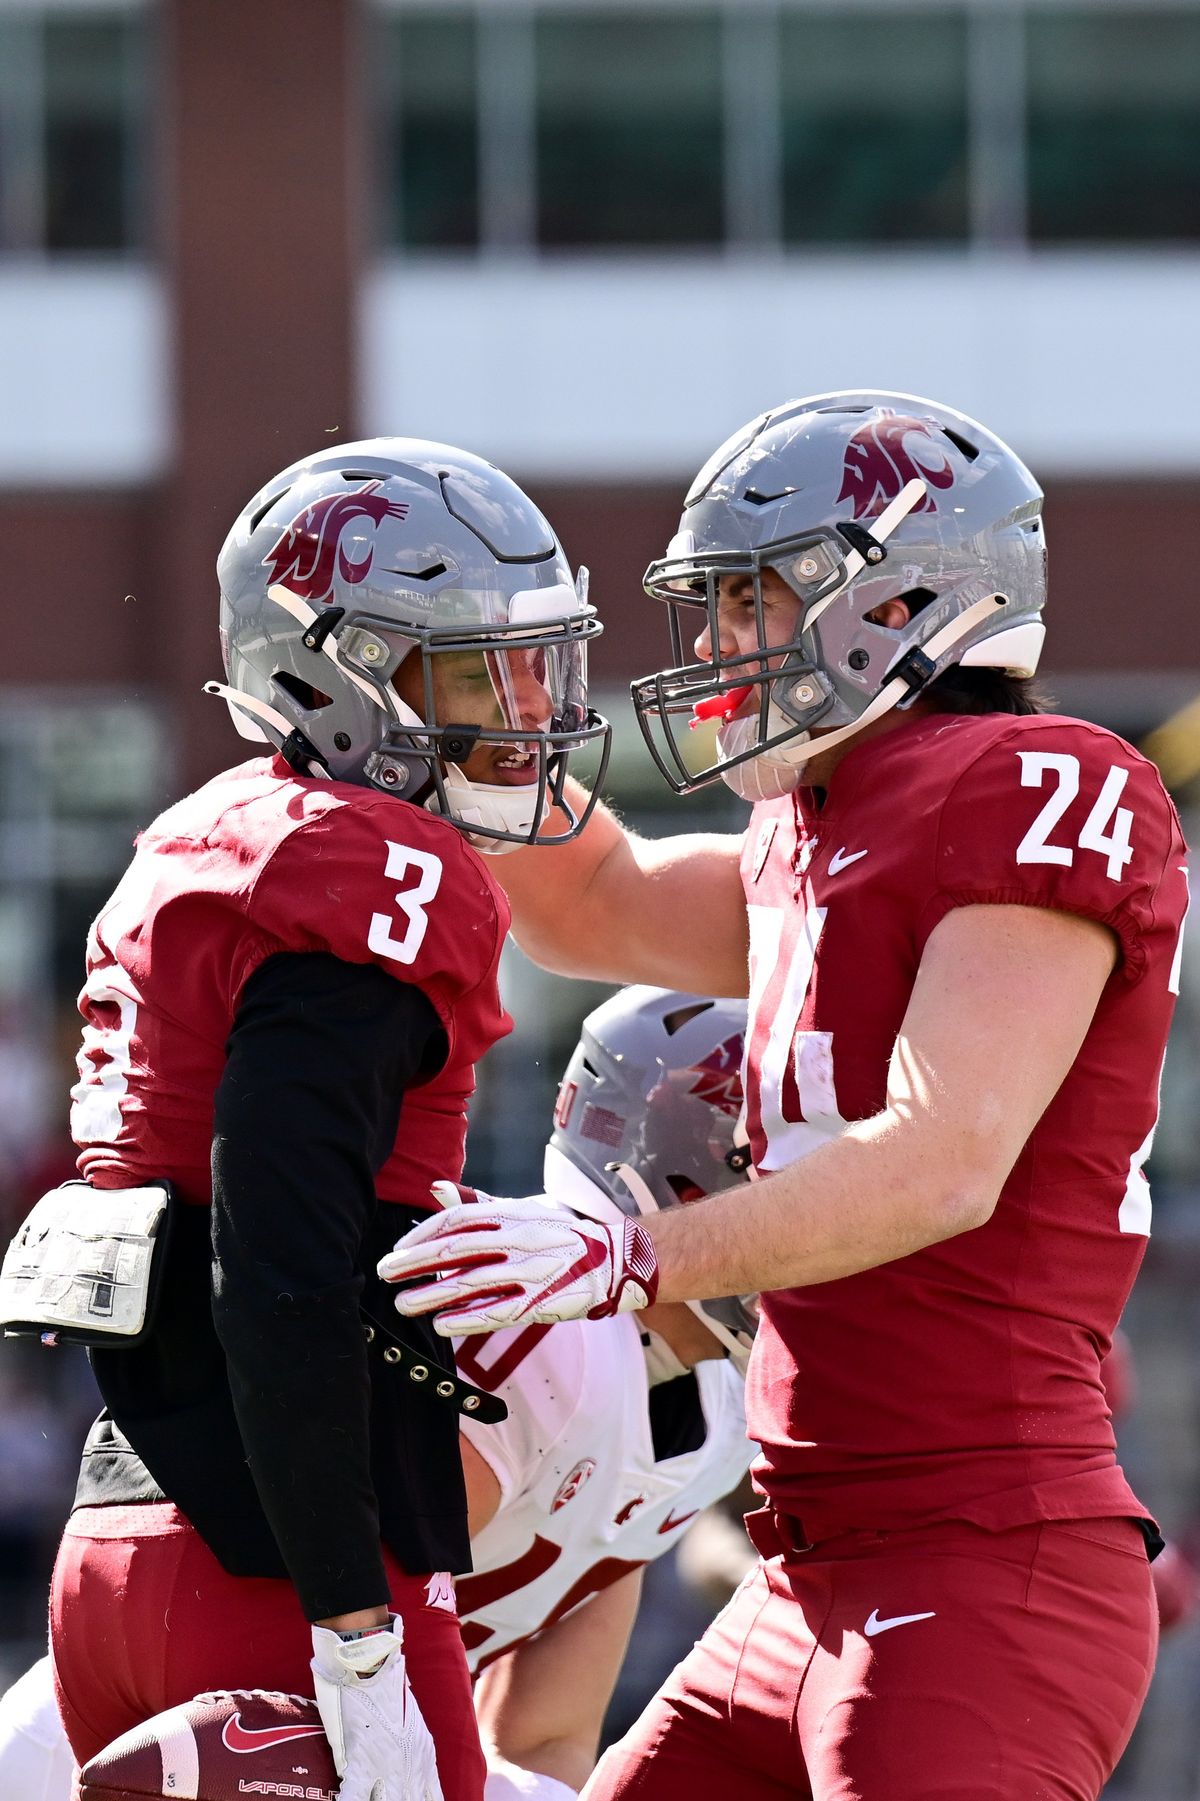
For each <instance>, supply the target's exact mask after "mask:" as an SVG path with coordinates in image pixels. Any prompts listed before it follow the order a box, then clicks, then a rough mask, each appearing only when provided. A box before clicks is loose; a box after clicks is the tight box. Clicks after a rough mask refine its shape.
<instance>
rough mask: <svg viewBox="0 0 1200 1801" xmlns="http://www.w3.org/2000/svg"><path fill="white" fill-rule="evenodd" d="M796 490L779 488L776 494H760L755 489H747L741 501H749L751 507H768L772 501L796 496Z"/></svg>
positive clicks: (797, 491) (797, 490)
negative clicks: (792, 495) (791, 495)
mask: <svg viewBox="0 0 1200 1801" xmlns="http://www.w3.org/2000/svg"><path fill="white" fill-rule="evenodd" d="M797 493H799V489H797V488H781V489H780V490H779V492H778V494H760V493H759V491H758V489H757V488H747V489H746V492H745V493H744V494H743V496H742V499H743V500H747V501H749V503H750V505H751V506H752V507H766V506H770V504H771V502H772V501H773V500H786V499H787V497H788V495H789V494H797Z"/></svg>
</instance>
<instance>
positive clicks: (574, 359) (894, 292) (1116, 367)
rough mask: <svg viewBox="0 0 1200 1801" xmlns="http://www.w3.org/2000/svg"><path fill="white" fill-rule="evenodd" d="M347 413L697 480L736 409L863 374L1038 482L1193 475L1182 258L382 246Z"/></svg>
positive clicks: (561, 460) (369, 287)
mask: <svg viewBox="0 0 1200 1801" xmlns="http://www.w3.org/2000/svg"><path fill="white" fill-rule="evenodd" d="M362 380H363V400H362V413H363V422H364V427H365V429H366V431H368V432H388V431H394V432H407V433H415V434H418V435H421V436H429V437H442V438H445V439H449V440H450V441H451V442H459V443H463V444H468V445H470V446H472V447H473V448H477V449H479V450H482V451H485V452H486V453H487V454H488V455H491V456H493V457H495V458H496V460H497V461H499V462H501V463H503V464H506V465H509V466H511V467H512V468H513V469H514V470H517V471H522V472H525V473H527V474H530V475H536V476H539V477H542V478H543V479H546V478H553V477H561V478H571V479H575V478H588V477H593V478H610V479H612V478H621V477H625V476H631V475H632V476H647V475H650V476H660V477H666V478H669V479H672V480H674V479H677V478H678V477H680V476H682V475H686V474H688V473H690V472H692V471H693V470H694V469H695V468H696V467H697V466H698V464H699V463H700V462H701V461H702V460H703V459H704V457H705V456H706V455H707V454H708V452H709V450H710V449H711V448H712V447H713V446H714V445H715V444H716V443H717V442H718V441H719V440H720V438H721V437H722V436H724V435H725V434H726V433H727V432H729V431H731V430H733V429H734V427H736V426H737V425H739V424H740V423H741V422H742V421H743V420H745V419H747V418H749V417H750V416H751V415H752V414H753V413H754V412H756V411H758V410H760V409H762V408H765V407H767V406H770V405H772V404H775V403H777V402H779V401H781V400H784V399H787V398H789V397H790V396H793V395H798V394H804V393H814V392H818V391H820V390H822V389H827V388H839V387H854V386H877V387H890V388H896V389H900V390H903V391H907V392H911V393H916V394H928V395H932V396H936V397H938V398H941V399H944V400H947V401H949V402H951V403H953V404H955V405H958V406H961V407H962V408H963V409H964V410H965V411H967V412H969V413H974V414H976V415H978V416H979V417H980V418H982V419H983V420H984V421H985V422H986V423H987V424H988V425H990V426H991V427H992V428H993V429H994V430H996V431H999V432H1000V433H1001V434H1002V435H1004V436H1007V437H1008V438H1010V439H1011V440H1012V442H1013V443H1014V445H1015V446H1017V447H1018V448H1019V449H1020V451H1021V452H1022V453H1023V454H1024V455H1025V456H1026V457H1027V458H1028V460H1029V461H1030V462H1031V463H1032V465H1033V466H1034V468H1035V469H1036V470H1038V471H1039V472H1041V473H1044V474H1080V475H1084V474H1108V475H1131V474H1146V473H1153V472H1155V471H1160V470H1165V471H1170V472H1173V473H1181V472H1185V471H1196V472H1200V255H1195V254H1189V253H1179V254H1165V253H1164V254H1162V255H1157V256H1155V255H1132V254H1131V255H1122V254H1108V253H1105V254H1102V253H1098V252H1097V253H1078V254H1063V255H1049V254H1042V255H1037V256H1033V255H1030V256H1011V257H1009V256H1005V257H997V256H974V257H964V256H962V255H944V256H942V255H936V256H935V255H926V256H920V255H896V256H878V257H870V258H869V257H863V256H821V257H806V258H797V257H778V258H775V259H768V258H761V257H760V258H759V259H758V260H755V259H754V258H753V257H752V256H750V255H740V256H738V257H730V258H716V257H713V258H707V257H705V258H694V259H693V258H689V257H682V256H681V257H678V258H674V259H665V258H662V259H659V258H655V259H636V260H635V259H618V258H609V257H605V258H571V259H566V258H564V259H562V260H551V259H547V260H544V261H541V262H538V261H533V260H530V259H513V260H510V261H504V260H501V259H458V258H454V257H445V258H437V259H435V258H432V257H424V258H416V257H411V258H408V259H401V258H399V257H396V258H392V259H390V260H388V261H386V262H384V263H381V264H380V265H379V266H378V267H377V268H376V270H375V271H374V273H373V274H372V276H371V277H370V279H369V280H368V282H367V284H366V291H365V295H364V307H363V357H362Z"/></svg>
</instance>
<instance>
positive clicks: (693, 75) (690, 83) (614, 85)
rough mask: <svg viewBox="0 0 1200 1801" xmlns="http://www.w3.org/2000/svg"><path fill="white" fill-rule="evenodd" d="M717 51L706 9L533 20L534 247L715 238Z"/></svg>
mask: <svg viewBox="0 0 1200 1801" xmlns="http://www.w3.org/2000/svg"><path fill="white" fill-rule="evenodd" d="M720 53H721V36H720V18H719V15H718V14H717V13H716V12H715V11H704V12H700V11H697V12H690V11H689V12H687V13H684V14H680V13H679V12H671V13H667V12H661V13H655V12H654V11H653V10H652V9H650V8H646V9H642V10H639V11H637V12H620V13H615V14H614V13H611V12H601V11H598V10H597V11H594V12H582V13H581V12H576V11H572V12H570V13H562V14H557V15H556V14H555V13H554V12H547V13H545V14H543V15H542V16H541V17H540V18H539V19H538V20H537V23H536V57H537V65H536V66H537V169H538V175H537V185H538V240H539V242H540V243H541V244H543V245H547V246H551V247H555V246H559V245H590V244H609V245H618V246H619V245H627V244H712V243H717V242H719V241H720V239H721V236H722V117H721V54H720Z"/></svg>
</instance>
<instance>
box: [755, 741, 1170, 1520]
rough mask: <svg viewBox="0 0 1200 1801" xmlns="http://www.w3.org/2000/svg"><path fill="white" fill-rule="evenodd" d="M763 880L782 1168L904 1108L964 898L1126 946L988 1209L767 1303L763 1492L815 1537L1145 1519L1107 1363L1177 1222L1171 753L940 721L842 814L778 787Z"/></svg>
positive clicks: (762, 1082) (894, 746) (760, 1105)
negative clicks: (1164, 1191) (957, 1228)
mask: <svg viewBox="0 0 1200 1801" xmlns="http://www.w3.org/2000/svg"><path fill="white" fill-rule="evenodd" d="M742 877H743V882H744V886H745V891H746V899H747V903H748V908H749V918H750V945H751V951H750V956H751V972H750V974H751V979H750V1025H749V1029H748V1035H747V1064H748V1078H747V1085H746V1094H747V1107H748V1126H749V1131H750V1136H751V1143H752V1146H753V1154H754V1160H755V1166H756V1168H757V1170H758V1171H759V1172H760V1173H765V1172H766V1171H770V1170H776V1169H779V1168H782V1167H783V1166H784V1165H786V1164H789V1163H793V1162H794V1161H795V1160H796V1159H797V1158H800V1157H803V1156H804V1155H805V1154H806V1153H807V1152H808V1151H810V1150H812V1149H813V1148H815V1147H816V1146H817V1145H819V1144H821V1143H824V1142H826V1141H827V1140H828V1139H829V1138H831V1137H833V1136H835V1135H836V1134H837V1133H839V1132H840V1131H841V1130H842V1129H843V1127H844V1125H845V1124H846V1122H847V1121H849V1120H857V1119H864V1118H867V1117H869V1116H870V1115H872V1114H875V1113H877V1112H879V1111H880V1110H881V1109H882V1108H883V1106H884V1104H885V1098H886V1089H887V1074H888V1063H889V1059H890V1057H891V1053H892V1048H893V1045H894V1043H895V1039H896V1036H897V1033H898V1031H899V1029H900V1025H901V1021H902V1019H903V1016H904V1012H905V1008H906V1006H907V1004H908V1000H909V997H910V995H911V992H912V989H913V984H914V982H915V979H916V974H917V968H918V965H919V963H920V960H921V954H922V951H923V949H924V947H925V944H926V942H927V940H928V938H929V936H930V934H931V932H932V931H933V930H934V928H935V926H936V925H937V924H938V922H939V921H940V920H941V919H942V918H944V917H945V915H946V914H947V913H948V912H949V911H950V910H951V909H952V908H954V907H960V906H967V905H970V904H972V903H977V904H978V903H991V904H1012V905H1018V906H1035V907H1051V908H1056V909H1059V910H1061V911H1064V912H1069V913H1074V914H1078V915H1082V916H1085V917H1087V918H1089V919H1094V920H1098V921H1102V922H1103V923H1104V924H1105V925H1106V926H1108V927H1109V928H1111V930H1112V931H1113V932H1114V933H1115V935H1116V937H1117V939H1118V941H1119V945H1120V960H1119V963H1118V965H1117V967H1116V968H1115V969H1114V971H1113V973H1112V976H1111V977H1110V979H1109V981H1108V983H1107V985H1106V987H1105V989H1104V992H1103V994H1102V997H1101V1000H1100V1003H1099V1006H1098V1007H1097V1010H1096V1014H1095V1017H1094V1019H1093V1021H1092V1023H1091V1025H1090V1027H1089V1028H1088V1032H1087V1035H1086V1037H1085V1039H1084V1042H1083V1045H1082V1047H1081V1049H1080V1051H1079V1054H1078V1056H1077V1057H1076V1059H1075V1062H1074V1064H1073V1065H1072V1068H1071V1070H1070V1071H1069V1073H1068V1075H1067V1077H1066V1079H1065V1080H1064V1082H1063V1084H1062V1086H1061V1088H1060V1089H1059V1091H1058V1093H1057V1094H1056V1095H1055V1097H1054V1099H1053V1100H1052V1101H1051V1103H1050V1105H1049V1106H1048V1107H1047V1109H1046V1111H1045V1113H1044V1114H1043V1116H1042V1118H1041V1120H1040V1121H1039V1122H1038V1125H1037V1126H1036V1127H1035V1129H1034V1131H1033V1133H1032V1135H1031V1136H1030V1138H1029V1140H1028V1142H1027V1143H1026V1145H1025V1148H1024V1150H1023V1151H1022V1153H1021V1156H1020V1157H1019V1159H1018V1160H1017V1163H1016V1165H1015V1167H1014V1168H1013V1170H1012V1172H1011V1174H1010V1175H1009V1177H1008V1179H1007V1181H1006V1182H1005V1184H1004V1187H1003V1190H1002V1193H1001V1195H1000V1199H999V1203H998V1205H997V1207H996V1210H995V1213H994V1215H993V1216H992V1218H991V1219H990V1220H989V1221H988V1222H987V1223H986V1224H985V1225H983V1226H980V1227H979V1228H978V1229H976V1230H974V1231H969V1232H965V1233H962V1234H960V1235H959V1236H958V1237H955V1238H951V1239H948V1240H947V1241H946V1242H944V1243H942V1244H937V1245H933V1246H932V1247H930V1248H929V1249H926V1250H923V1251H920V1252H918V1253H916V1254H915V1255H912V1256H909V1257H905V1258H903V1259H900V1260H898V1261H896V1262H893V1263H888V1264H884V1265H882V1266H881V1267H879V1268H876V1269H872V1270H867V1271H864V1272H862V1273H860V1274H858V1275H853V1276H849V1277H845V1278H843V1279H841V1280H839V1281H834V1282H827V1283H820V1284H816V1285H814V1286H812V1287H807V1288H799V1289H790V1290H786V1291H782V1292H780V1293H777V1294H770V1295H766V1296H764V1297H763V1303H762V1323H761V1325H760V1328H759V1332H758V1337H757V1341H756V1344H755V1348H754V1355H753V1358H752V1360H751V1366H750V1374H749V1381H748V1390H747V1403H748V1404H747V1414H748V1419H749V1424H750V1433H751V1436H752V1437H753V1438H755V1439H756V1440H758V1442H759V1443H760V1445H761V1446H762V1456H761V1458H760V1460H759V1462H758V1463H757V1464H756V1466H755V1475H756V1477H757V1480H758V1482H759V1484H760V1485H761V1486H762V1488H763V1489H764V1490H765V1491H766V1493H767V1494H768V1496H769V1497H770V1499H772V1500H773V1501H774V1502H776V1503H777V1504H778V1505H779V1506H781V1507H782V1508H784V1509H785V1510H786V1511H788V1512H790V1513H793V1514H796V1515H798V1516H799V1517H800V1518H801V1519H802V1521H803V1524H804V1527H805V1530H806V1532H807V1533H808V1535H809V1537H810V1538H814V1539H815V1538H819V1537H828V1536H830V1535H831V1534H836V1533H839V1532H842V1531H846V1530H853V1529H855V1528H860V1527H865V1528H871V1527H889V1526H899V1525H903V1524H906V1523H910V1522H915V1521H917V1520H922V1519H926V1518H930V1517H935V1518H936V1517H944V1518H959V1519H967V1520H971V1521H974V1522H976V1523H977V1524H979V1525H983V1526H988V1527H1000V1526H1006V1525H1012V1524H1018V1523H1023V1522H1029V1521H1032V1520H1036V1519H1054V1518H1070V1517H1095V1516H1100V1515H1108V1514H1128V1513H1137V1514H1143V1513H1144V1509H1142V1508H1141V1507H1140V1506H1139V1504H1138V1503H1137V1501H1136V1500H1135V1498H1134V1496H1133V1495H1132V1493H1131V1491H1130V1489H1129V1488H1128V1486H1127V1484H1126V1482H1125V1479H1124V1477H1123V1475H1122V1474H1121V1472H1120V1470H1119V1469H1118V1467H1117V1464H1116V1458H1115V1445H1114V1439H1113V1433H1112V1429H1111V1426H1110V1423H1109V1416H1108V1409H1107V1407H1106V1405H1105V1398H1104V1390H1103V1388H1102V1385H1101V1382H1100V1377H1099V1364H1100V1359H1101V1357H1102V1356H1103V1355H1104V1353H1105V1352H1106V1351H1107V1349H1108V1346H1109V1343H1110V1341H1111V1337H1112V1333H1113V1329H1114V1327H1115V1325H1116V1322H1117V1319H1118V1317H1119V1316H1120V1313H1121V1309H1122V1307H1123V1306H1124V1303H1125V1299H1126V1296H1127V1295H1128V1293H1129V1289H1130V1286H1131V1284H1132V1282H1133V1279H1134V1276H1135V1274H1136V1272H1137V1269H1138V1265H1139V1263H1140V1261H1141V1257H1142V1253H1143V1251H1144V1249H1145V1245H1146V1238H1147V1234H1148V1233H1149V1230H1150V1196H1149V1189H1148V1187H1147V1184H1146V1180H1145V1177H1144V1175H1143V1173H1142V1165H1143V1163H1144V1161H1145V1159H1146V1157H1147V1155H1148V1153H1149V1149H1150V1144H1151V1139H1152V1136H1153V1131H1154V1125H1155V1120H1156V1117H1157V1112H1158V1088H1159V1078H1160V1074H1161V1069H1162V1061H1163V1053H1164V1048H1165V1044H1166V1037H1167V1030H1168V1026H1169V1023H1170V1019H1171V1012H1172V1008H1173V1004H1174V996H1175V994H1176V992H1177V991H1178V983H1179V960H1180V958H1179V947H1180V937H1181V928H1182V922H1183V916H1184V913H1185V911H1186V904H1187V872H1186V867H1185V849H1184V844H1183V839H1182V836H1181V833H1180V829H1179V822H1178V819H1177V817H1176V814H1175V810H1174V808H1173V806H1172V805H1171V802H1170V799H1169V798H1168V796H1167V794H1166V793H1165V791H1164V789H1163V786H1162V783H1161V781H1160V780H1159V777H1158V773H1157V771H1156V770H1155V769H1154V768H1153V766H1152V765H1151V764H1149V763H1148V762H1146V760H1145V759H1144V758H1143V757H1141V756H1139V755H1138V753H1137V752H1136V751H1135V750H1133V749H1131V747H1130V746H1129V745H1128V744H1126V743H1124V742H1123V741H1122V740H1121V739H1119V738H1117V737H1114V736H1113V734H1112V733H1110V732H1107V731H1104V730H1102V729H1100V728H1099V727H1097V726H1093V725H1088V724H1084V723H1083V722H1081V721H1079V720H1072V719H1064V718H1056V717H1051V716H1044V717H1013V716H1012V715H1010V714H991V715H988V716H985V717H963V716H947V715H945V714H938V715H932V716H929V715H926V716H922V717H918V718H916V719H913V720H911V721H908V722H906V723H905V724H904V725H903V726H901V727H898V728H897V729H895V730H893V731H891V732H887V733H884V734H882V735H881V736H879V737H877V738H874V739H870V740H868V741H867V742H865V743H862V744H859V745H857V746H854V747H853V748H852V749H851V750H850V751H849V752H848V754H847V755H846V756H845V758H844V759H843V761H842V763H841V764H840V765H839V767H838V770H837V774H836V777H835V779H834V782H833V785H832V788H831V790H830V792H829V795H828V797H827V800H826V804H825V805H824V806H823V807H822V808H821V809H820V810H817V809H816V808H815V807H814V805H813V796H812V793H811V791H809V790H801V791H800V792H799V793H797V794H796V795H795V796H789V797H788V798H786V799H783V800H777V801H770V802H766V803H763V804H762V805H760V806H758V807H757V808H756V810H755V813H754V817H753V819H752V821H751V825H750V829H749V830H748V832H747V834H746V842H745V848H744V852H743V858H742ZM963 1003H964V1005H966V1006H969V1005H970V996H969V994H967V995H964V997H963Z"/></svg>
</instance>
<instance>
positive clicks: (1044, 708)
mask: <svg viewBox="0 0 1200 1801" xmlns="http://www.w3.org/2000/svg"><path fill="white" fill-rule="evenodd" d="M921 699H922V701H924V703H925V704H926V705H927V706H928V707H929V709H930V711H931V712H934V713H1048V712H1049V711H1050V709H1051V707H1052V705H1053V702H1052V700H1051V698H1050V696H1049V695H1048V694H1046V693H1045V692H1044V690H1043V689H1041V688H1039V687H1038V684H1037V681H1036V679H1035V678H1034V677H1033V676H1031V675H1010V674H1009V673H1008V671H1007V669H964V668H963V667H962V666H961V664H956V665H955V666H954V667H953V668H951V669H947V670H944V671H943V673H942V674H941V675H939V676H938V677H937V679H936V680H935V681H932V682H930V684H929V686H928V688H924V689H922V691H921Z"/></svg>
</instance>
